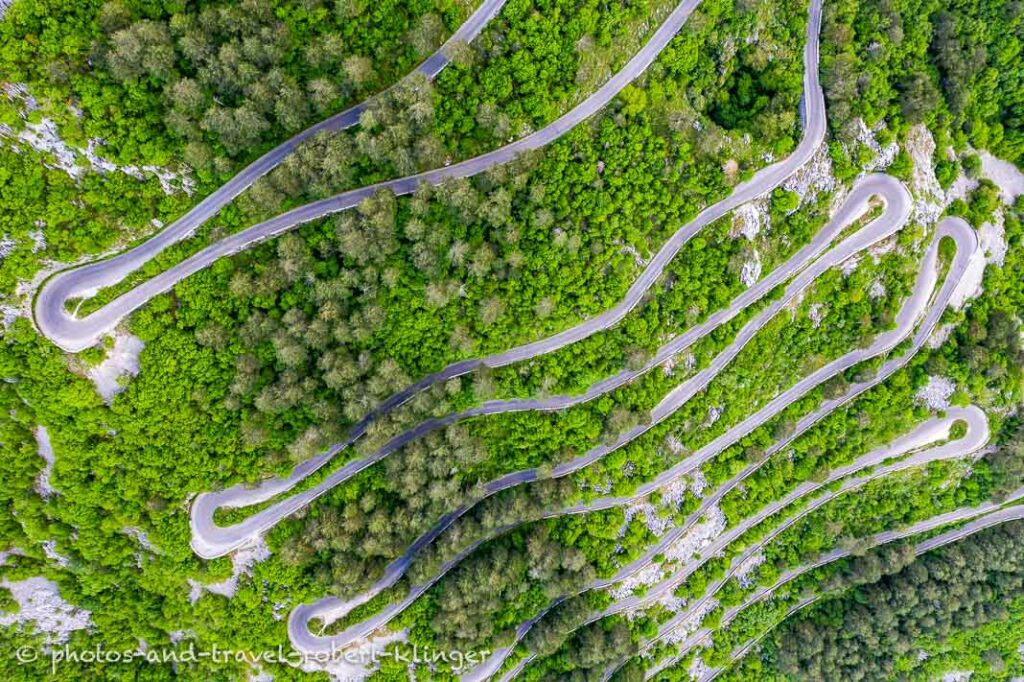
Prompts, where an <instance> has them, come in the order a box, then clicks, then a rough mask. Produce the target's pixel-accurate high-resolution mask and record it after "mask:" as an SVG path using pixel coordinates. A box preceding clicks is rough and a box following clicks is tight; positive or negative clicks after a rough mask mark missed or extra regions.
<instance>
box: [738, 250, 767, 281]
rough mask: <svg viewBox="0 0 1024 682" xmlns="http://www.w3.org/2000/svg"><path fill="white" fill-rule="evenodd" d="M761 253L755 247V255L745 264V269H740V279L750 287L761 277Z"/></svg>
mask: <svg viewBox="0 0 1024 682" xmlns="http://www.w3.org/2000/svg"><path fill="white" fill-rule="evenodd" d="M761 266H762V264H761V254H759V253H758V252H757V249H754V256H753V258H751V259H750V260H748V261H747V262H746V263H744V264H743V269H742V270H741V271H740V281H741V282H743V283H744V284H745V285H747V286H748V287H750V286H753V285H754V284H756V283H757V280H759V279H761Z"/></svg>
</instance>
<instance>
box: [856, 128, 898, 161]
mask: <svg viewBox="0 0 1024 682" xmlns="http://www.w3.org/2000/svg"><path fill="white" fill-rule="evenodd" d="M884 129H885V121H881V122H879V124H878V125H876V126H875V128H874V129H870V128H868V126H867V124H866V123H865V122H864V120H863V119H857V141H858V142H860V143H861V144H863V145H865V146H866V147H867V148H868V149H870V150H871V151H872V152H874V154H875V158H873V159H872V160H871V161H869V162H868V163H866V164H865V165H864V170H865V171H869V172H870V171H876V170H883V169H885V168H888V167H889V166H890V165H892V162H893V160H894V159H895V158H896V155H897V154H899V152H900V146H899V144H898V143H896V142H890V143H889V144H887V145H886V146H884V147H883V146H882V145H881V144H879V142H878V140H877V139H875V136H876V135H877V134H878V133H879V132H880V131H882V130H884Z"/></svg>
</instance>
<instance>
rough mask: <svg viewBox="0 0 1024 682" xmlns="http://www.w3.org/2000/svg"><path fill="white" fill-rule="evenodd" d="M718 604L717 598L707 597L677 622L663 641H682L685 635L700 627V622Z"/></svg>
mask: <svg viewBox="0 0 1024 682" xmlns="http://www.w3.org/2000/svg"><path fill="white" fill-rule="evenodd" d="M717 606H718V600H717V599H708V600H707V601H705V602H704V603H703V604H701V605H700V606H698V607H697V608H696V609H694V610H693V613H690V614H689V615H687V616H686V618H684V619H683V620H682V621H680V622H679V625H677V626H676V627H675V628H673V630H672V631H671V632H670V633H668V634H667V635H666V636H665V642H666V643H667V644H677V643H679V642H682V641H684V640H685V639H686V638H687V637H689V636H690V635H692V634H693V633H694V632H696V631H697V628H699V627H700V624H701V622H703V621H704V617H705V616H706V615H708V614H709V613H711V612H712V611H714V610H715V608H716V607H717Z"/></svg>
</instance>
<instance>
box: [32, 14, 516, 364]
mask: <svg viewBox="0 0 1024 682" xmlns="http://www.w3.org/2000/svg"><path fill="white" fill-rule="evenodd" d="M504 5H505V0H483V2H482V3H481V4H480V7H478V8H477V9H476V11H475V12H473V14H472V15H471V16H470V17H469V19H467V20H466V22H465V23H463V24H462V26H460V27H459V28H458V29H457V30H456V31H455V33H453V34H452V36H451V37H450V38H449V39H448V40H447V41H446V42H445V43H444V45H442V46H441V48H440V49H439V50H438V51H437V52H435V53H434V54H432V55H430V57H428V58H427V59H426V60H425V61H424V62H423V63H421V64H420V65H419V66H418V67H417V68H416V72H417V73H420V74H423V75H424V76H426V77H427V78H428V79H433V78H435V77H436V76H437V74H439V73H441V71H442V70H443V69H444V68H445V66H447V65H448V63H449V60H448V56H447V54H448V52H449V50H450V48H451V47H452V46H453V45H454V44H456V43H460V42H470V41H472V40H473V39H475V38H476V37H477V36H478V35H479V34H480V32H481V31H482V30H483V29H484V27H485V26H486V25H487V24H488V23H489V22H490V21H491V19H493V18H494V16H495V15H497V13H498V12H499V11H500V10H501V8H502V7H503V6H504ZM371 100H372V98H371ZM371 100H367V101H364V102H361V103H359V104H357V105H355V106H353V107H351V108H349V109H347V110H345V111H343V112H341V113H338V114H335V115H334V116H331V117H330V118H328V119H325V120H323V121H321V122H320V123H317V124H316V125H313V126H311V127H309V128H307V129H305V130H303V131H302V132H300V133H298V134H297V135H295V136H294V137H292V138H291V139H289V140H287V141H285V142H283V143H281V144H280V145H278V146H277V147H274V148H273V149H271V150H270V151H269V152H267V153H266V154H264V155H263V156H261V157H260V158H258V159H256V160H255V161H253V162H252V163H251V164H249V165H248V166H246V167H245V168H244V169H242V170H241V171H240V172H239V173H238V174H237V175H235V177H233V178H232V179H231V180H229V181H228V182H227V183H225V184H224V185H222V186H221V187H219V188H218V189H217V190H216V191H214V192H212V193H211V194H210V195H209V196H207V197H206V198H205V199H203V200H202V201H201V202H199V203H198V204H196V206H195V207H194V208H193V209H192V210H190V211H189V212H188V213H186V214H185V215H183V216H182V217H181V218H179V219H178V220H176V221H174V222H173V223H171V224H170V225H168V226H167V227H166V228H165V229H163V230H161V231H160V232H159V233H157V234H156V235H154V236H153V237H152V238H150V239H148V240H147V241H145V242H143V243H142V244H139V245H138V246H137V247H135V248H133V249H131V250H129V251H126V252H124V253H122V254H119V255H117V256H114V257H112V258H109V259H106V260H102V261H98V262H96V263H92V264H89V265H85V266H82V267H77V268H74V269H71V270H66V271H63V272H60V273H58V274H56V275H54V276H53V277H51V278H50V279H49V281H48V282H46V284H45V286H44V287H43V289H42V290H41V291H40V292H39V295H38V297H37V298H36V304H35V306H34V312H35V315H34V317H35V323H36V326H37V327H38V329H39V331H40V332H41V333H42V334H43V335H44V336H46V337H47V338H48V339H50V340H51V341H53V342H54V343H55V344H57V345H58V346H60V347H61V348H63V349H64V350H67V351H70V352H78V351H81V350H84V349H86V348H88V347H89V346H91V345H93V344H94V343H96V341H97V340H99V338H100V337H101V336H103V334H105V333H107V332H109V331H110V330H111V329H113V328H114V326H116V325H117V323H118V321H120V320H121V319H122V318H124V316H125V315H127V314H128V313H130V312H132V311H133V310H135V309H137V308H139V307H141V306H143V305H145V303H146V302H147V301H149V300H150V299H151V298H152V297H153V296H155V295H156V294H157V293H160V292H153V293H148V294H146V293H145V292H140V294H137V295H134V296H130V295H128V294H126V295H125V296H122V297H120V298H118V299H117V300H115V301H112V302H111V303H110V304H108V305H106V306H104V307H103V308H101V309H100V310H98V311H96V312H95V313H93V314H91V315H88V316H87V317H84V318H82V319H76V318H74V317H72V316H71V315H70V314H68V313H67V312H66V311H65V308H64V303H65V302H66V301H67V300H68V299H70V298H74V297H76V296H89V295H91V294H92V293H94V292H96V291H99V290H100V289H103V288H104V287H108V286H111V285H114V284H116V283H118V282H120V281H121V280H122V279H124V278H125V277H126V276H127V275H128V274H130V273H132V272H134V271H135V270H138V269H139V268H141V267H142V266H143V265H145V264H146V263H148V262H149V261H150V260H152V259H153V258H155V257H156V256H157V255H158V254H159V253H161V252H162V251H163V250H164V249H166V248H167V247H169V246H172V245H173V244H175V243H177V242H179V241H181V240H182V239H185V238H187V237H189V236H190V235H192V234H193V233H194V232H195V231H196V229H198V228H199V227H200V226H201V225H203V224H204V223H205V222H206V221H208V220H209V219H210V218H212V217H213V216H214V215H216V214H217V212H218V211H220V209H221V208H223V207H224V206H225V205H227V204H228V203H230V202H231V201H232V200H233V199H234V198H235V197H237V196H238V195H239V194H241V193H242V192H243V191H245V190H246V189H247V188H248V187H249V186H250V185H252V183H254V182H256V180H258V179H259V178H260V177H262V176H263V175H266V174H267V173H269V172H270V171H271V170H273V169H274V168H275V167H277V165H278V164H280V163H281V162H282V161H283V160H284V159H285V157H287V156H288V155H290V154H291V153H292V152H294V151H295V150H296V149H297V148H298V147H299V145H301V144H302V143H304V142H307V141H309V140H311V139H312V138H313V137H315V136H316V135H318V134H320V133H336V132H338V131H341V130H344V129H345V128H350V127H352V126H354V125H355V124H356V123H358V122H359V117H360V116H361V115H362V113H363V111H365V110H366V107H367V105H368V103H369V102H370V101H371ZM215 260H216V258H212V259H210V260H208V261H207V262H206V263H205V264H204V265H203V266H202V267H206V266H207V265H210V264H212V263H213V261H215ZM198 269H201V267H200V268H195V269H193V270H191V271H190V272H189V273H187V274H183V275H181V276H180V277H177V278H175V279H174V281H173V282H171V283H170V284H169V285H168V286H167V287H165V288H163V289H162V290H163V291H166V290H167V289H169V288H170V287H171V286H173V285H174V284H176V283H177V282H178V281H181V279H183V278H184V277H186V276H187V275H188V274H191V273H192V272H195V271H196V270H198Z"/></svg>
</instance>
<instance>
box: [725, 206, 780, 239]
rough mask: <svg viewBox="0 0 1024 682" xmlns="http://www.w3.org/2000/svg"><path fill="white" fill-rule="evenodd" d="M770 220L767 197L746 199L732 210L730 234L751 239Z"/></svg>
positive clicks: (766, 227)
mask: <svg viewBox="0 0 1024 682" xmlns="http://www.w3.org/2000/svg"><path fill="white" fill-rule="evenodd" d="M770 220H771V215H770V213H769V207H768V200H767V198H761V199H758V200H756V201H748V202H747V203H745V204H743V205H742V206H740V207H739V208H737V209H736V210H735V211H733V214H732V230H731V231H730V234H731V235H732V236H733V237H741V236H742V237H743V238H745V239H746V240H747V241H753V240H754V239H755V238H756V237H757V235H759V234H761V233H762V232H764V231H765V230H767V229H768V227H769V222H770Z"/></svg>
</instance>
